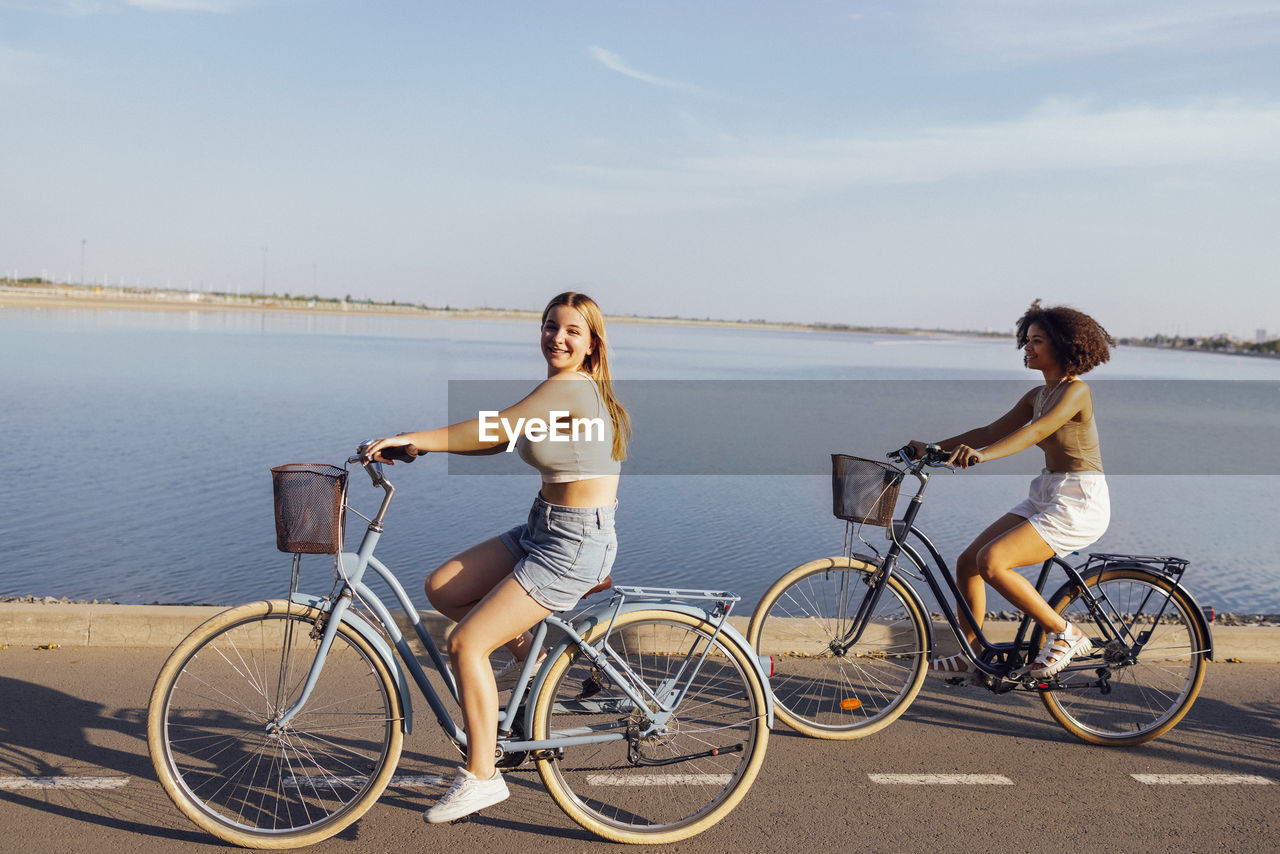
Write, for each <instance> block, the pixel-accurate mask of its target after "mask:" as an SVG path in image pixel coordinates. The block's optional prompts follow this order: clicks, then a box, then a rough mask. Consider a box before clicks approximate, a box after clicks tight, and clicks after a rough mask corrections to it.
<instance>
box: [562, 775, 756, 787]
mask: <svg viewBox="0 0 1280 854" xmlns="http://www.w3.org/2000/svg"><path fill="white" fill-rule="evenodd" d="M732 779H733V775H732V774H588V775H587V785H588V786H727V785H728V784H729V781H730V780H732Z"/></svg>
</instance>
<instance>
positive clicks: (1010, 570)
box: [976, 514, 1067, 632]
mask: <svg viewBox="0 0 1280 854" xmlns="http://www.w3.org/2000/svg"><path fill="white" fill-rule="evenodd" d="M1009 515H1012V514H1009ZM1006 518H1008V517H1006ZM1013 518H1015V519H1019V521H1020V522H1021V524H1019V525H1017V526H1015V527H1013V528H1010V529H1009V530H1007V531H1005V532H1004V533H1003V534H1000V535H999V536H997V537H996V538H995V539H993V540H991V541H990V542H988V543H987V544H986V545H985V546H983V547H982V549H980V550H979V552H978V555H977V559H976V562H977V567H978V572H979V573H981V575H982V577H983V578H984V579H986V581H987V582H988V583H989V584H990V585H991V586H992V587H994V588H995V589H996V590H997V591H998V592H999V593H1000V595H1002V596H1004V598H1006V599H1008V600H1009V602H1011V603H1012V604H1013V606H1014V607H1015V608H1017V609H1019V610H1020V611H1022V612H1023V613H1024V614H1027V615H1029V616H1030V617H1031V619H1033V620H1035V621H1036V622H1037V623H1038V624H1039V625H1040V628H1042V629H1044V630H1045V631H1046V632H1061V631H1063V630H1064V629H1065V628H1066V627H1067V621H1066V620H1064V619H1063V618H1062V616H1061V615H1060V614H1058V612H1056V611H1054V610H1053V609H1052V608H1050V607H1049V603H1048V602H1046V601H1045V600H1044V597H1043V596H1041V595H1040V593H1039V592H1038V591H1037V590H1036V588H1035V585H1034V584H1032V583H1031V582H1030V581H1028V580H1027V579H1025V578H1023V577H1022V576H1021V575H1020V574H1019V573H1018V572H1017V571H1016V569H1017V567H1020V566H1031V565H1034V564H1039V563H1043V562H1044V561H1046V560H1048V559H1049V558H1051V557H1053V549H1051V548H1049V544H1048V543H1046V542H1045V541H1044V538H1043V537H1041V536H1040V534H1039V533H1038V532H1037V531H1036V529H1035V528H1033V527H1032V526H1031V523H1030V522H1028V521H1027V520H1026V519H1021V518H1020V517H1017V516H1014V517H1013Z"/></svg>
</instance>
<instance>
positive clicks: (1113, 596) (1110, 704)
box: [1031, 567, 1209, 747]
mask: <svg viewBox="0 0 1280 854" xmlns="http://www.w3.org/2000/svg"><path fill="white" fill-rule="evenodd" d="M1085 585H1086V586H1087V587H1088V588H1089V590H1090V592H1091V593H1092V594H1093V596H1094V597H1095V598H1096V599H1098V600H1099V605H1100V607H1101V608H1102V609H1103V612H1104V613H1105V614H1106V615H1107V616H1108V617H1109V618H1110V619H1111V621H1112V622H1113V623H1114V624H1115V625H1116V626H1117V627H1119V628H1120V629H1121V635H1120V637H1118V638H1113V637H1110V636H1109V635H1108V634H1106V633H1104V628H1103V627H1102V626H1100V625H1099V620H1098V618H1097V617H1095V616H1094V615H1093V614H1091V613H1090V612H1089V610H1088V608H1087V607H1086V603H1085V602H1084V601H1083V600H1082V597H1081V594H1080V591H1079V590H1078V589H1074V588H1064V590H1063V591H1059V595H1058V596H1057V597H1055V599H1054V601H1052V602H1050V605H1052V606H1053V608H1054V610H1055V611H1057V612H1058V613H1060V614H1062V615H1063V616H1064V617H1065V618H1066V619H1067V620H1069V621H1070V622H1071V623H1072V624H1074V625H1075V626H1077V627H1079V628H1080V629H1082V630H1083V631H1084V632H1085V634H1087V635H1088V636H1089V637H1090V638H1092V639H1093V642H1094V646H1095V650H1094V652H1093V654H1092V656H1091V658H1077V659H1076V660H1075V661H1073V662H1072V664H1071V666H1070V667H1068V669H1067V670H1065V671H1063V672H1062V673H1060V674H1058V677H1057V681H1058V684H1059V685H1060V686H1061V688H1058V689H1054V690H1049V691H1043V692H1041V694H1040V698H1041V700H1042V701H1043V702H1044V705H1045V708H1047V709H1048V710H1049V714H1050V715H1052V716H1053V719H1054V720H1056V721H1057V722H1058V723H1060V724H1062V726H1063V727H1065V728H1066V730H1067V731H1068V732H1070V733H1071V734H1072V735H1074V736H1076V737H1077V738H1079V739H1081V740H1083V741H1087V742H1089V743H1090V744H1104V745H1112V746H1117V747H1123V746H1128V745H1133V744H1142V743H1143V742H1147V741H1150V740H1152V739H1153V738H1156V737H1157V736H1159V735H1161V734H1162V733H1165V732H1167V731H1168V730H1169V729H1171V728H1172V727H1173V726H1174V725H1175V724H1177V723H1178V721H1180V720H1182V718H1183V716H1184V715H1186V713H1187V711H1188V710H1189V709H1190V708H1191V704H1192V703H1194V702H1195V699H1196V697H1197V696H1198V695H1199V693H1200V686H1201V684H1203V682H1204V674H1205V656H1206V654H1207V652H1208V649H1209V639H1208V638H1207V637H1205V636H1204V632H1203V631H1202V630H1201V627H1200V622H1199V620H1198V619H1197V618H1196V615H1195V611H1196V604H1195V602H1193V601H1192V600H1191V598H1190V597H1189V596H1187V595H1186V594H1185V593H1184V592H1183V590H1182V589H1181V588H1180V587H1177V586H1176V585H1175V584H1174V583H1173V582H1172V581H1170V580H1169V579H1168V578H1165V577H1164V576H1162V575H1159V574H1156V573H1153V572H1149V571H1147V570H1145V569H1140V568H1136V567H1134V568H1117V569H1110V570H1106V571H1104V572H1102V573H1100V574H1098V575H1094V576H1090V577H1089V578H1086V579H1085ZM1166 600H1167V602H1168V605H1167V606H1166V605H1165V602H1166ZM1162 609H1163V614H1161V610H1162ZM1158 614H1160V622H1159V624H1158V625H1156V624H1155V622H1154V621H1155V618H1156V616H1157V615H1158ZM1031 642H1032V649H1039V647H1040V645H1041V644H1042V643H1043V633H1042V632H1040V631H1039V630H1037V631H1036V632H1035V633H1033V635H1032V638H1031ZM1079 665H1088V666H1087V667H1084V668H1082V669H1079V670H1077V669H1076V667H1077V666H1079ZM1104 676H1105V680H1104V678H1103V677H1104Z"/></svg>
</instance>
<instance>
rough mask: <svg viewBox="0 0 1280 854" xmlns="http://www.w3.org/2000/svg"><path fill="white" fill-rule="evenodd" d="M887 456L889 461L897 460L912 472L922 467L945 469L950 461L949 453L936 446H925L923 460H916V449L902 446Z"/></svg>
mask: <svg viewBox="0 0 1280 854" xmlns="http://www.w3.org/2000/svg"><path fill="white" fill-rule="evenodd" d="M887 456H888V457H889V459H891V460H897V461H898V462H900V463H902V464H903V465H906V466H907V467H908V468H910V469H911V470H912V471H919V469H920V468H921V467H922V466H930V467H932V468H946V467H947V466H948V461H949V460H950V459H951V452H950V451H944V450H942V448H941V447H939V446H938V445H926V446H925V449H924V458H923V459H919V460H917V459H916V449H915V448H914V447H912V446H911V445H903V446H902V447H901V448H898V450H896V451H890V452H889V453H888V455H887Z"/></svg>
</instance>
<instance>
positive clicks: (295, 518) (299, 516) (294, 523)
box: [271, 463, 347, 555]
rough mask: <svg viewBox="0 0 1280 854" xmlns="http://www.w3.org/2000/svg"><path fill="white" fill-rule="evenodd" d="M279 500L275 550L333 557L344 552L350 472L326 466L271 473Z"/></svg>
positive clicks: (285, 468)
mask: <svg viewBox="0 0 1280 854" xmlns="http://www.w3.org/2000/svg"><path fill="white" fill-rule="evenodd" d="M271 486H272V490H273V491H274V493H275V499H276V548H278V549H279V550H280V551H282V552H292V553H294V554H310V555H331V554H337V553H338V552H339V551H341V550H342V521H343V517H344V516H345V512H344V511H345V510H346V503H347V471H346V469H343V468H339V467H338V466H331V465H328V464H326V463H289V464H288V465H283V466H276V467H275V468H273V469H272V470H271Z"/></svg>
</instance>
